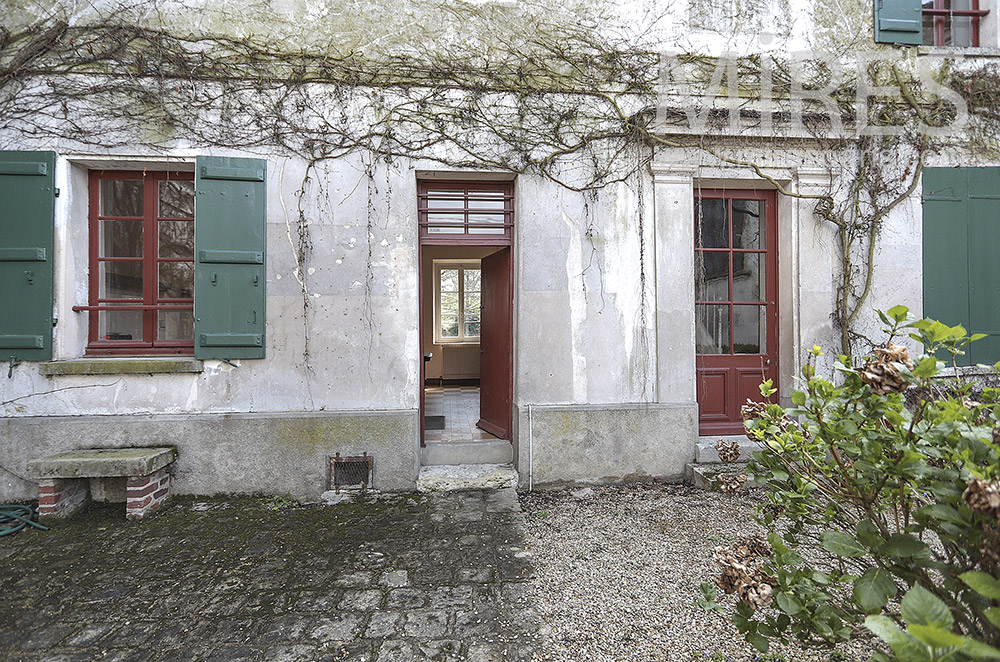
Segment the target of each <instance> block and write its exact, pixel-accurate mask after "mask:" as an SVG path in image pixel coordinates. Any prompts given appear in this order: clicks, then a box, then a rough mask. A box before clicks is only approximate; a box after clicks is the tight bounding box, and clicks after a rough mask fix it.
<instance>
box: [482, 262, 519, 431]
mask: <svg viewBox="0 0 1000 662" xmlns="http://www.w3.org/2000/svg"><path fill="white" fill-rule="evenodd" d="M481 269H482V276H483V285H482V288H483V289H482V330H481V331H480V337H479V353H480V355H479V422H478V423H476V425H477V426H478V427H480V428H482V429H483V430H486V431H487V432H489V433H490V434H492V435H495V436H497V437H500V438H501V439H510V428H511V412H512V409H513V407H512V402H511V397H512V396H511V394H512V393H513V390H514V388H513V339H512V324H511V321H512V317H513V305H514V299H513V287H512V285H511V250H510V248H503V249H501V250H499V251H497V252H496V253H493V254H492V255H488V256H486V257H484V258H483V259H482V263H481Z"/></svg>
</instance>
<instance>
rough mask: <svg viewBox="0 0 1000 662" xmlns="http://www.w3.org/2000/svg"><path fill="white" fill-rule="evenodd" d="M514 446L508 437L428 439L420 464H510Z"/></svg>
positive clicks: (421, 452) (421, 450) (421, 454)
mask: <svg viewBox="0 0 1000 662" xmlns="http://www.w3.org/2000/svg"><path fill="white" fill-rule="evenodd" d="M513 461H514V447H513V446H512V445H511V443H510V442H509V441H507V440H506V439H495V440H490V441H428V442H427V445H426V446H424V447H423V448H421V449H420V464H421V465H423V466H425V467H426V466H430V465H438V464H454V465H463V464H510V463H511V462H513Z"/></svg>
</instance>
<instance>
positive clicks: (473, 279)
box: [463, 269, 482, 292]
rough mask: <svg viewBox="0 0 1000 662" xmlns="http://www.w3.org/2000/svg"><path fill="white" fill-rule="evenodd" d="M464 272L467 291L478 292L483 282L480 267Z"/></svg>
mask: <svg viewBox="0 0 1000 662" xmlns="http://www.w3.org/2000/svg"><path fill="white" fill-rule="evenodd" d="M463 273H464V277H465V291H466V292H478V291H479V286H480V284H481V283H482V274H481V272H480V271H479V269H466V270H465V271H464V272H463Z"/></svg>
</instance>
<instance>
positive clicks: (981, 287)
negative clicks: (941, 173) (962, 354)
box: [963, 168, 1000, 364]
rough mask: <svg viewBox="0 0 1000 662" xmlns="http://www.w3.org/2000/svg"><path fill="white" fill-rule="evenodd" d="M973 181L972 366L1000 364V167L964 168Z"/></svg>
mask: <svg viewBox="0 0 1000 662" xmlns="http://www.w3.org/2000/svg"><path fill="white" fill-rule="evenodd" d="M963 170H965V173H966V178H967V179H968V182H969V205H968V207H969V327H968V328H969V331H970V332H974V333H986V334H989V335H988V336H987V337H986V338H983V339H982V340H977V341H976V342H974V343H972V344H971V345H969V347H968V350H967V351H968V354H969V357H970V363H972V364H976V363H987V364H992V363H996V362H997V361H1000V259H998V256H1000V168H963Z"/></svg>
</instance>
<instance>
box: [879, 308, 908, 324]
mask: <svg viewBox="0 0 1000 662" xmlns="http://www.w3.org/2000/svg"><path fill="white" fill-rule="evenodd" d="M886 312H887V313H888V314H889V317H891V318H892V319H894V320H896V321H897V322H905V321H906V318H907V317H908V316H909V314H910V309H909V308H907V307H906V306H903V305H899V306H893V307H892V308H890V309H889V310H887V311H886ZM879 316H880V317H881V315H879Z"/></svg>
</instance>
